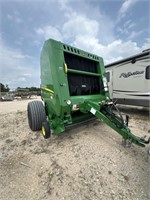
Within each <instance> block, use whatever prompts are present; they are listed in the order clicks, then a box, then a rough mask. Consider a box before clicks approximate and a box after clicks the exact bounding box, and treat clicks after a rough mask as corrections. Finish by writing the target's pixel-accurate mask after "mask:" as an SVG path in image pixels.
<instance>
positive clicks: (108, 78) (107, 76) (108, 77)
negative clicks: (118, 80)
mask: <svg viewBox="0 0 150 200" xmlns="http://www.w3.org/2000/svg"><path fill="white" fill-rule="evenodd" d="M106 78H107V82H109V81H110V72H107V73H106Z"/></svg>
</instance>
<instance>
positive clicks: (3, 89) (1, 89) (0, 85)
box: [0, 83, 40, 92]
mask: <svg viewBox="0 0 150 200" xmlns="http://www.w3.org/2000/svg"><path fill="white" fill-rule="evenodd" d="M21 90H24V91H31V92H32V91H40V88H38V87H17V88H16V90H15V91H21ZM9 91H10V88H9V86H8V84H6V85H5V84H3V83H0V92H9Z"/></svg>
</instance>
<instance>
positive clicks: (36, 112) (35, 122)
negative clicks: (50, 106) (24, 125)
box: [27, 101, 46, 131]
mask: <svg viewBox="0 0 150 200" xmlns="http://www.w3.org/2000/svg"><path fill="white" fill-rule="evenodd" d="M27 111H28V123H29V127H30V128H31V130H32V131H38V130H41V128H42V123H43V122H45V121H46V113H45V108H44V105H43V103H42V102H41V101H31V102H29V103H28V107H27Z"/></svg>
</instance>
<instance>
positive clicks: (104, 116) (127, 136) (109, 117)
mask: <svg viewBox="0 0 150 200" xmlns="http://www.w3.org/2000/svg"><path fill="white" fill-rule="evenodd" d="M112 104H113V103H108V102H106V103H103V102H101V103H97V102H93V101H85V102H84V103H82V104H81V105H80V111H81V112H84V113H85V112H90V113H92V114H93V115H94V116H95V117H97V118H98V119H99V120H101V121H102V122H104V123H105V124H107V125H108V126H110V127H111V128H112V129H114V130H115V131H116V132H118V133H119V134H120V135H122V137H123V139H124V140H128V141H130V143H134V144H136V145H139V146H141V147H145V144H148V143H149V142H150V138H149V139H148V140H146V139H145V137H138V136H135V135H134V134H132V133H131V131H130V129H129V128H128V119H129V117H126V118H127V119H126V122H125V121H124V120H123V117H122V115H121V113H120V111H119V110H118V108H117V107H116V106H115V105H113V106H114V107H115V108H116V111H117V113H118V114H119V116H118V115H117V114H116V113H114V112H113V111H112Z"/></svg>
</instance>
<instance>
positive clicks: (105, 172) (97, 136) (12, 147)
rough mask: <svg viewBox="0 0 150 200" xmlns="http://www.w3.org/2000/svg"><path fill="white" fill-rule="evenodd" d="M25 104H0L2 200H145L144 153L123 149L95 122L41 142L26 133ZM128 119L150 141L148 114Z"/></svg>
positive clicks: (148, 177)
mask: <svg viewBox="0 0 150 200" xmlns="http://www.w3.org/2000/svg"><path fill="white" fill-rule="evenodd" d="M27 103H28V101H19V102H0V199H1V200H20V199H21V200H63V199H64V200H101V199H102V200H107V199H108V200H110V199H115V200H121V199H122V200H123V199H125V200H126V199H127V200H132V199H133V200H137V199H139V200H148V199H150V196H149V197H148V195H149V192H150V188H149V187H150V182H149V181H150V171H149V170H150V163H149V157H150V156H148V154H147V150H148V148H149V147H146V148H142V147H138V146H136V145H132V146H131V148H124V147H123V146H122V145H121V141H122V138H121V137H120V135H118V134H117V133H116V132H115V131H113V130H112V129H110V128H109V127H108V126H106V125H105V124H102V123H101V122H99V121H98V120H96V121H94V122H91V123H89V124H86V125H82V126H79V127H75V128H73V129H71V130H68V131H66V132H65V133H63V134H62V135H61V136H59V137H58V136H55V135H53V136H52V137H51V138H50V139H48V140H45V139H44V138H43V137H42V135H41V132H40V131H39V132H34V133H33V132H32V131H31V130H30V129H29V128H28V123H27V113H26V106H27ZM122 111H123V112H124V113H128V114H130V116H131V117H130V123H129V127H130V128H131V130H132V132H133V133H137V134H138V135H141V136H144V135H145V134H146V135H147V136H150V133H149V132H150V131H149V129H150V127H149V113H148V111H146V110H143V109H133V108H126V107H125V108H122Z"/></svg>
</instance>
